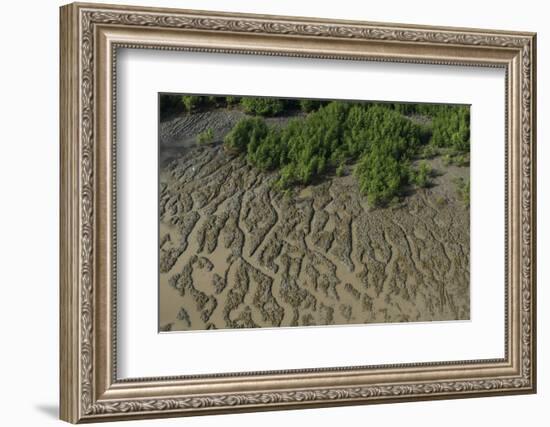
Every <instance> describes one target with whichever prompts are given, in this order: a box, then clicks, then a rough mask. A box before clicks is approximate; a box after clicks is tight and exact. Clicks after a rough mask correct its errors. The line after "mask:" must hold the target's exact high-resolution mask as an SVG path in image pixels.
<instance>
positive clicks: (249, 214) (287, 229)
mask: <svg viewBox="0 0 550 427" xmlns="http://www.w3.org/2000/svg"><path fill="white" fill-rule="evenodd" d="M212 114H217V113H216V112H213V113H201V115H202V117H196V116H195V115H190V116H186V117H182V118H177V119H174V120H173V121H171V122H166V123H161V132H160V135H161V173H160V190H159V191H160V197H159V203H160V207H159V208H160V235H159V241H160V265H159V269H160V327H161V329H162V330H190V329H192V330H197V329H212V328H216V329H222V328H252V327H277V326H307V325H333V324H352V323H372V322H376V323H378V322H408V321H430V320H458V319H468V318H469V312H470V304H469V275H470V273H469V246H470V233H469V229H470V227H469V210H468V209H467V208H466V207H465V206H464V205H463V203H462V202H461V201H460V200H458V197H457V194H456V190H455V187H454V184H453V182H452V181H453V179H454V178H456V177H468V176H469V168H464V167H461V168H458V167H453V166H444V165H443V163H442V162H441V160H440V159H437V158H436V159H433V160H432V161H431V163H432V165H433V167H434V168H435V170H437V171H439V172H440V174H439V175H438V176H436V177H435V178H434V186H433V187H431V188H428V189H421V190H414V191H413V192H412V194H410V195H409V196H408V197H406V198H405V199H404V201H403V203H402V204H401V205H400V206H398V207H394V208H384V209H374V210H373V209H369V208H368V207H367V204H366V200H365V198H364V197H362V196H361V195H360V194H359V190H358V186H357V183H356V180H355V178H354V177H353V176H351V175H349V174H348V176H342V177H329V178H327V179H326V180H324V181H322V182H319V183H316V184H314V185H310V186H308V187H306V188H303V189H298V190H299V191H297V193H296V194H295V195H294V196H291V197H285V196H284V195H282V194H281V193H280V192H277V191H275V190H273V189H272V183H273V181H274V180H275V179H276V175H275V174H266V173H262V172H259V171H258V170H257V169H255V168H253V167H251V166H249V165H247V163H246V161H245V160H244V159H243V158H242V157H238V156H235V155H232V154H229V153H227V152H225V150H224V149H223V147H222V145H221V143H220V141H221V137H222V136H223V134H224V133H226V132H227V131H228V129H230V127H231V126H232V123H234V122H235V121H236V120H238V118H239V114H238V113H235V114H233V115H232V116H224V118H223V121H220V120H219V117H218V118H216V117H213V116H212ZM178 121H179V122H178ZM208 123H218V124H219V123H222V125H221V126H220V125H218V127H216V128H214V133H215V136H216V138H215V139H216V141H217V142H215V143H213V144H209V145H205V146H198V145H197V144H195V142H194V139H193V138H192V136H194V135H196V133H197V132H200V131H202V130H204V129H206V128H207V127H208V126H209V124H208ZM186 126H187V127H186ZM174 129H179V130H180V131H179V134H177V132H176V131H174ZM181 129H184V130H183V131H182V130H181ZM185 129H191V130H190V131H186V130H185ZM197 129H199V130H198V131H197ZM174 135H176V136H174ZM163 152H165V153H167V152H169V155H166V156H164V157H163V155H162V154H163Z"/></svg>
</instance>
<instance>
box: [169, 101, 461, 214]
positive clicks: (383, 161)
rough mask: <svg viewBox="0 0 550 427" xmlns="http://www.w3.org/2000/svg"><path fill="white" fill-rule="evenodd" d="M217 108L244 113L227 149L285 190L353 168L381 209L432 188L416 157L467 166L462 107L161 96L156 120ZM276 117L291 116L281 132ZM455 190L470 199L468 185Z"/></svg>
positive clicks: (202, 138) (207, 138) (204, 139)
mask: <svg viewBox="0 0 550 427" xmlns="http://www.w3.org/2000/svg"><path fill="white" fill-rule="evenodd" d="M220 107H231V108H239V109H241V110H243V111H244V112H245V113H247V114H248V115H249V116H248V117H245V118H243V119H242V120H240V121H239V122H238V123H237V124H236V125H235V126H234V127H233V129H232V130H231V131H230V132H229V133H228V134H227V135H226V137H225V140H224V144H225V146H226V147H227V149H228V150H230V151H233V152H236V153H241V154H243V155H245V156H246V158H247V161H248V162H249V163H250V164H251V165H253V166H255V167H257V168H259V169H261V170H263V171H272V170H276V171H278V176H279V177H278V180H277V182H276V186H277V187H278V188H280V189H282V190H285V191H287V192H288V191H289V190H290V189H291V188H292V186H294V185H305V184H309V183H311V182H313V181H315V180H317V179H320V178H322V177H323V176H325V175H327V174H330V173H335V174H336V175H338V176H342V175H344V174H347V173H348V172H349V171H353V174H354V176H355V177H356V179H357V180H358V184H359V188H360V190H361V192H362V193H363V194H364V195H365V196H366V197H367V200H368V202H369V204H371V205H384V204H387V203H389V202H391V201H392V200H394V199H395V198H396V197H398V196H399V195H400V194H401V192H402V190H403V188H404V187H405V186H406V185H411V184H413V185H415V186H417V187H427V186H429V185H430V182H431V177H432V170H431V167H430V166H429V163H428V162H426V161H422V162H420V163H419V164H418V166H417V167H412V166H411V164H414V163H415V159H419V158H420V159H431V158H433V157H435V156H438V155H443V160H444V162H445V163H447V164H450V163H451V164H454V165H457V166H464V165H467V164H468V163H469V145H470V141H469V139H470V113H469V107H467V106H449V105H437V104H410V103H381V102H378V103H365V102H363V103H354V102H340V101H323V100H313V99H303V100H290V99H280V98H263V97H235V96H227V97H213V96H179V97H178V96H166V95H165V96H162V97H161V102H160V109H161V115H162V114H166V113H167V112H171V111H176V110H178V109H179V110H180V111H181V110H184V111H187V112H196V111H201V110H205V109H212V108H220ZM300 111H301V112H302V113H300ZM304 113H305V115H304ZM280 115H284V116H287V117H288V116H293V117H294V118H291V119H290V120H289V121H288V122H287V123H286V125H284V126H283V127H280V126H276V125H268V123H267V122H266V120H265V119H264V117H271V116H280ZM197 141H198V142H199V143H210V142H212V141H213V133H212V130H211V129H208V130H206V131H205V132H202V133H201V134H200V135H198V137H197ZM457 191H460V197H461V198H462V199H463V200H465V199H466V198H468V200H469V182H468V184H467V187H466V184H463V185H461V186H460V190H457ZM466 194H468V196H466ZM465 203H466V201H465Z"/></svg>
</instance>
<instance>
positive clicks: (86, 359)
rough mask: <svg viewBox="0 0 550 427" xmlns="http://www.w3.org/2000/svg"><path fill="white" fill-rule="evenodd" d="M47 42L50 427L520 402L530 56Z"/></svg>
mask: <svg viewBox="0 0 550 427" xmlns="http://www.w3.org/2000/svg"><path fill="white" fill-rule="evenodd" d="M313 13H314V12H312V14H313ZM60 22H61V49H60V52H61V84H60V88H61V94H60V100H61V112H60V134H61V167H62V168H61V177H60V178H61V209H60V210H61V238H60V252H61V283H60V294H61V297H60V298H61V302H60V306H61V313H60V325H61V331H60V337H61V340H60V341H61V349H60V372H61V378H60V384H61V403H60V406H61V411H60V413H61V418H62V419H63V420H66V421H69V422H72V423H78V422H92V421H109V420H124V419H135V418H155V417H169V416H185V415H201V414H215V413H227V412H242V411H257V410H275V409H285V408H289V409H290V408H293V409H294V408H307V407H319V406H329V405H352V404H369V403H386V402H400V401H410V400H430V399H443V398H462V397H479V396H487V395H497V394H520V393H534V392H535V390H536V335H535V332H536V331H535V326H536V321H535V314H536V313H535V308H536V304H535V303H536V300H535V294H536V292H535V291H536V289H535V278H536V258H535V247H536V245H535V236H536V222H535V213H536V182H535V177H536V173H535V154H536V150H535V148H536V147H535V138H536V129H535V122H536V117H535V105H536V102H535V94H536V86H535V84H536V44H535V41H536V37H535V34H533V33H520V32H510V31H496V30H480V29H463V28H439V27H424V26H413V25H403V24H382V23H369V22H353V21H330V20H322V19H315V18H297V17H282V16H263V15H244V14H231V13H217V12H200V11H189V10H174V9H158V8H142V7H129V6H128V7H127V6H110V5H94V4H79V3H76V4H70V5H67V6H63V7H62V8H61V19H60Z"/></svg>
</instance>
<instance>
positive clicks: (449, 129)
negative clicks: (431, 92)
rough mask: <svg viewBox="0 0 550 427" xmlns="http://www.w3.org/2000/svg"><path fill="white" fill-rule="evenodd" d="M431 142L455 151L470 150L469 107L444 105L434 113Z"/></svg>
mask: <svg viewBox="0 0 550 427" xmlns="http://www.w3.org/2000/svg"><path fill="white" fill-rule="evenodd" d="M432 128H433V136H432V141H431V143H432V144H433V145H434V146H436V147H448V148H452V149H453V150H455V151H460V152H465V151H470V109H469V108H468V107H467V106H445V107H441V108H440V111H439V112H438V113H437V114H435V115H434V118H433V123H432Z"/></svg>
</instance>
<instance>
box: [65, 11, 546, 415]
mask: <svg viewBox="0 0 550 427" xmlns="http://www.w3.org/2000/svg"><path fill="white" fill-rule="evenodd" d="M60 13H61V15H60V18H61V19H60V22H61V37H60V43H61V45H60V52H61V63H60V71H61V80H60V92H61V93H60V109H61V112H60V135H61V176H60V180H61V205H60V211H61V218H60V229H61V235H60V385H61V396H60V407H61V410H60V415H61V419H63V420H65V421H68V422H71V423H79V422H93V421H112V420H123V419H137V418H155V417H170V416H185V415H200V414H216V413H227V412H239V411H241V412H242V411H258V410H275V409H285V408H289V409H290V408H307V407H320V406H330V405H355V404H369V403H385V402H400V401H411V400H430V399H443V398H462V397H477V396H488V395H502V394H521V393H534V392H535V391H536V317H535V316H536V287H535V283H536V253H535V250H536V241H535V236H536V170H535V158H536V144H535V142H536V126H535V123H536V116H535V105H536V100H535V94H536V35H535V34H533V33H520V32H508V31H495V30H479V29H462V28H443V27H441V28H440V27H424V26H413V25H401V24H381V23H368V22H353V21H329V20H322V19H313V18H296V17H282V16H263V15H244V14H231V13H218V12H199V11H188V10H174V9H160V8H143V7H126V6H112V5H99V4H81V3H75V4H70V5H67V6H63V7H62V8H61V11H60ZM118 48H132V49H144V48H147V49H164V50H182V51H198V52H205V53H207V52H215V53H228V54H231V53H239V54H247V55H268V56H289V57H310V58H319V59H345V60H356V61H361V60H376V61H389V62H402V63H412V64H445V65H482V66H494V67H501V68H503V69H504V70H505V73H506V91H505V94H504V96H505V97H506V101H505V102H506V120H505V125H506V130H505V135H506V165H505V170H506V176H505V177H503V179H505V185H506V195H505V197H506V212H505V213H504V215H505V218H506V219H505V230H504V233H505V242H506V253H505V254H504V257H505V259H506V271H505V279H506V280H505V281H506V283H505V284H504V285H505V286H506V289H505V293H506V306H505V325H504V327H505V351H504V353H505V357H504V358H502V359H491V360H469V361H457V362H433V363H431V362H430V363H416V364H414V363H412V364H402V365H401V364H400V365H382V366H362V367H345V366H343V367H336V368H330V369H302V370H292V371H275V372H251V373H242V374H224V373H220V374H214V375H204V376H190V377H169V378H165V377H158V378H137V379H131V380H127V379H124V380H120V379H118V378H117V361H116V360H117V359H116V348H117V347H116V343H117V335H116V309H117V304H116V302H117V299H116V253H117V240H116V203H115V199H116V186H115V185H114V183H115V176H116V150H114V147H115V135H116V133H115V130H116V109H115V104H116V91H115V87H116V77H117V76H116V72H115V64H116V59H117V49H118Z"/></svg>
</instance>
